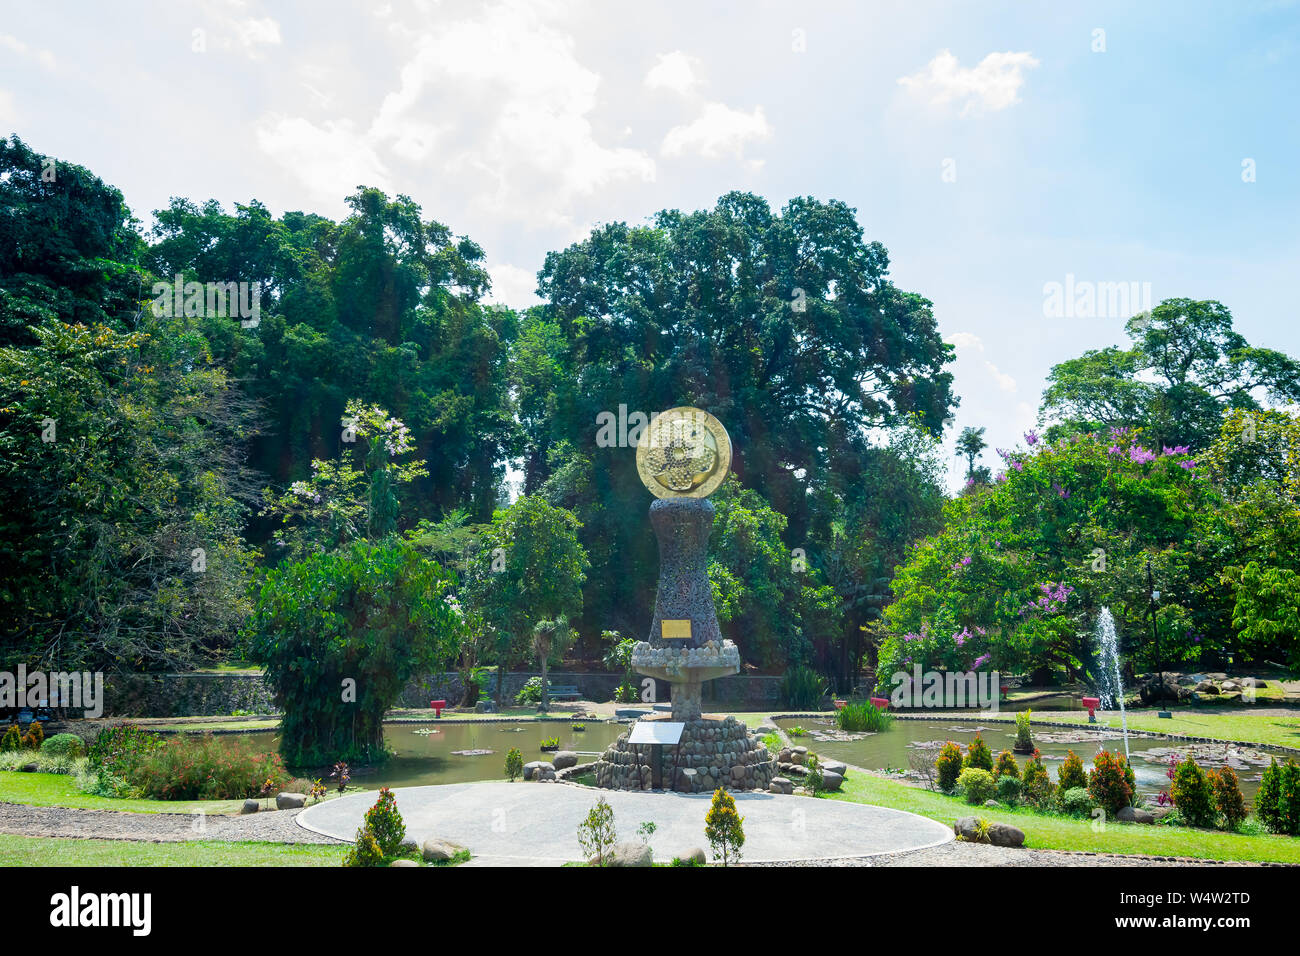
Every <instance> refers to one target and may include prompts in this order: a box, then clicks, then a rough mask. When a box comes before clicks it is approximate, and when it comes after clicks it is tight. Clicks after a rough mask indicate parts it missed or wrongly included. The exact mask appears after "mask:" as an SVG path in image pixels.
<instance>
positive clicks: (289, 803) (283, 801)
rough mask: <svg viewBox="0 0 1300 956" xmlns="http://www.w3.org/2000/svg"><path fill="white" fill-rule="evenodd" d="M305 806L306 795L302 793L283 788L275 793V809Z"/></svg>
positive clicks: (291, 808)
mask: <svg viewBox="0 0 1300 956" xmlns="http://www.w3.org/2000/svg"><path fill="white" fill-rule="evenodd" d="M305 806H307V795H306V794H303V793H290V792H289V791H287V790H285V791H282V792H280V793H277V794H276V795H275V808H276V809H277V810H301V809H302V808H303V807H305Z"/></svg>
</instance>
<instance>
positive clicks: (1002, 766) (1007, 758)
mask: <svg viewBox="0 0 1300 956" xmlns="http://www.w3.org/2000/svg"><path fill="white" fill-rule="evenodd" d="M1003 776H1008V777H1015V778H1017V779H1019V778H1020V765H1019V764H1018V763H1016V757H1015V755H1014V754H1013V753H1012V752H1011V751H1010V750H1004V751H1002V753H1000V754H998V762H997V764H996V765H995V766H994V767H993V779H994V780H1001V779H1002V777H1003Z"/></svg>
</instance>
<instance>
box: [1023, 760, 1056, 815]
mask: <svg viewBox="0 0 1300 956" xmlns="http://www.w3.org/2000/svg"><path fill="white" fill-rule="evenodd" d="M1021 783H1022V784H1023V788H1022V791H1021V792H1022V793H1023V794H1024V798H1025V799H1026V800H1027V801H1029V803H1031V804H1033V805H1034V806H1035V807H1037V808H1038V809H1040V810H1041V809H1044V808H1046V807H1047V806H1049V805H1050V804H1051V802H1052V790H1053V788H1052V778H1051V776H1050V775H1049V774H1048V772H1047V768H1046V767H1044V766H1043V758H1042V756H1040V755H1039V754H1038V752H1037V751H1035V752H1034V755H1033V756H1032V757H1030V758H1029V759H1028V760H1026V761H1025V772H1024V776H1023V777H1021Z"/></svg>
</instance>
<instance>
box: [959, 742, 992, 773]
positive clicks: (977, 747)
mask: <svg viewBox="0 0 1300 956" xmlns="http://www.w3.org/2000/svg"><path fill="white" fill-rule="evenodd" d="M965 765H966V766H967V767H974V768H975V769H976V770H987V771H988V772H989V773H992V772H993V751H991V750H989V745H988V744H986V743H985V742H984V738H983V737H982V736H981V735H979V734H976V735H975V739H974V740H972V741H971V742H970V749H969V751H968V752H967V753H966V764H965Z"/></svg>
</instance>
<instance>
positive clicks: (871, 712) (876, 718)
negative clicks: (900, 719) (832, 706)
mask: <svg viewBox="0 0 1300 956" xmlns="http://www.w3.org/2000/svg"><path fill="white" fill-rule="evenodd" d="M893 722H894V715H893V714H891V713H890V712H889V711H887V710H885V709H884V708H883V707H877V706H876V705H875V704H873V703H871V701H851V702H850V703H847V704H845V705H844V706H843V707H841V708H840V709H839V710H837V711H836V712H835V724H836V726H837V727H839V729H840V730H843V731H845V732H846V733H851V734H861V733H879V732H880V731H882V730H887V729H888V728H889V726H890V725H891V724H893Z"/></svg>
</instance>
